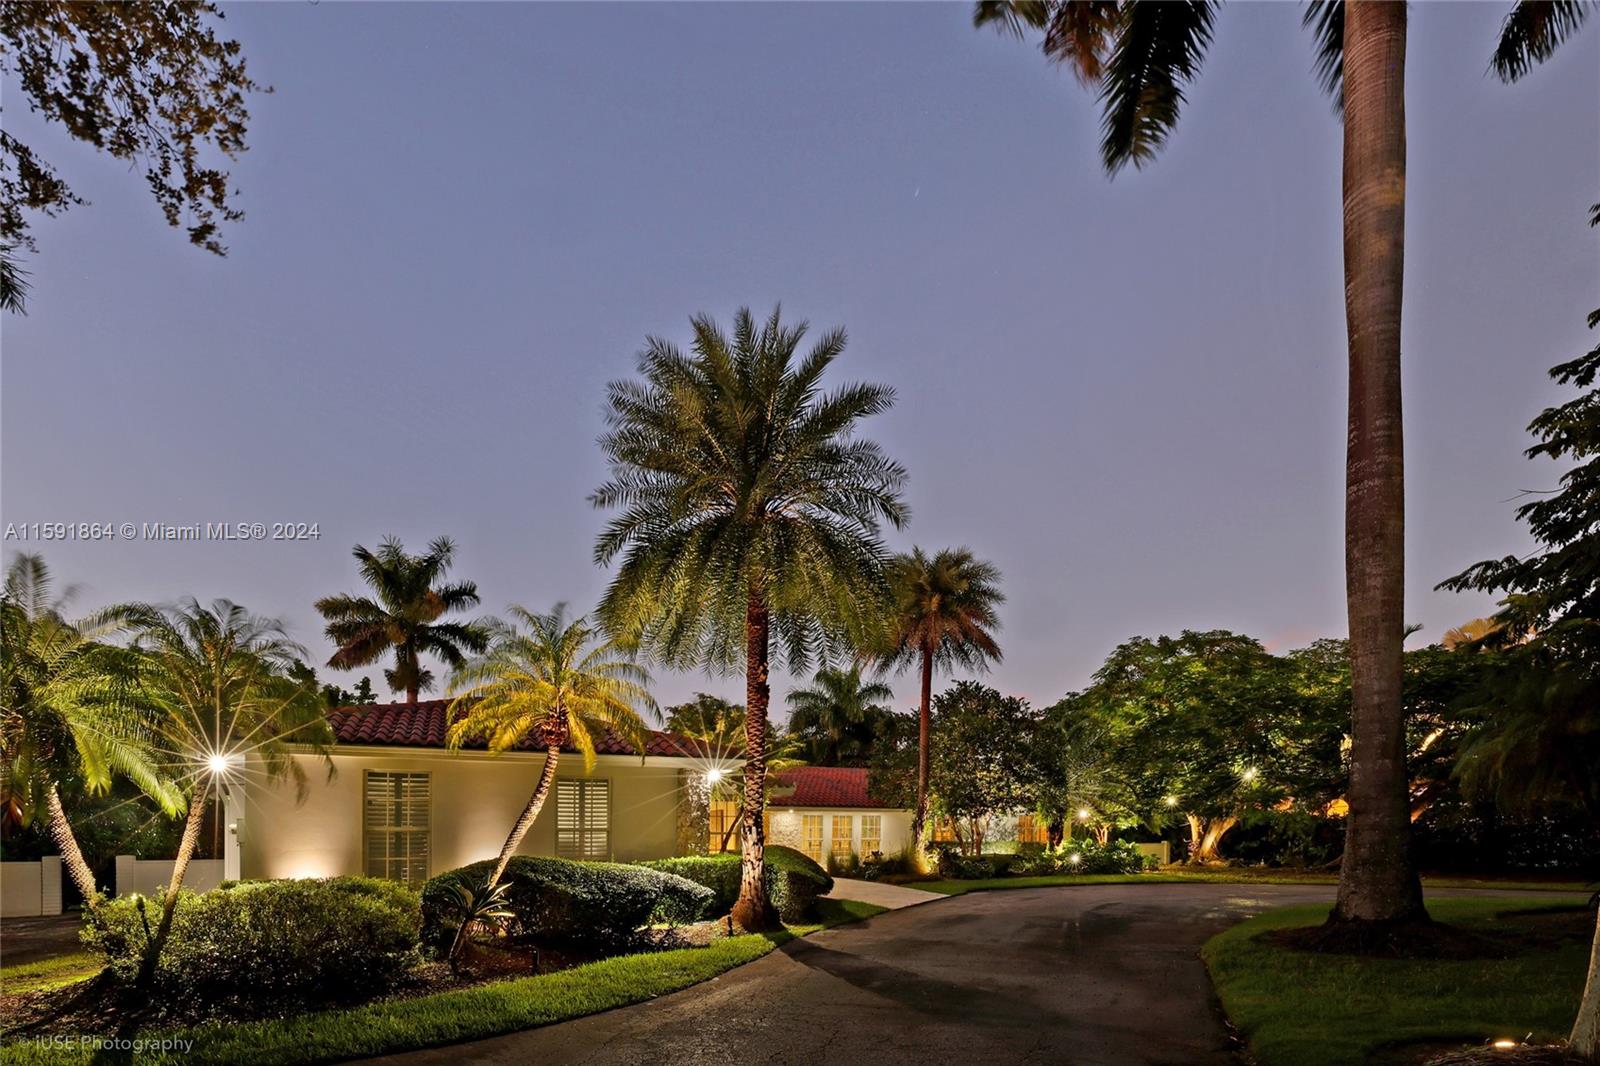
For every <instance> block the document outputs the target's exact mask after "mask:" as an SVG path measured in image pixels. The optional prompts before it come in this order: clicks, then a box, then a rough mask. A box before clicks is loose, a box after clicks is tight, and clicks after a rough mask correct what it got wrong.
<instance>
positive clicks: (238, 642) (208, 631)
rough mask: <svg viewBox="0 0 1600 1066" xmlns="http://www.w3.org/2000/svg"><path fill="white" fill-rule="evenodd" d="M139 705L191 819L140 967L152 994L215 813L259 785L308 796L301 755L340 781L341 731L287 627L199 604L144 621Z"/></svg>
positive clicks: (223, 606)
mask: <svg viewBox="0 0 1600 1066" xmlns="http://www.w3.org/2000/svg"><path fill="white" fill-rule="evenodd" d="M133 647H134V651H135V653H136V654H137V655H138V657H139V698H140V700H141V701H142V702H143V703H144V704H145V705H146V706H148V707H149V708H150V709H151V710H152V711H153V712H154V714H155V715H156V717H157V723H158V724H157V727H156V728H157V731H158V733H159V734H160V737H161V746H162V747H163V748H164V749H165V750H166V751H167V752H168V753H169V755H170V757H171V759H172V760H173V762H174V773H173V776H174V778H175V779H176V781H177V783H178V785H179V787H180V788H181V789H182V791H183V793H184V796H183V798H184V801H185V805H186V806H187V808H188V817H187V819H186V820H185V822H184V827H183V836H182V837H181V838H180V839H179V842H178V852H177V856H176V858H175V860H174V861H173V864H172V880H171V882H170V883H169V884H168V885H167V890H166V893H165V896H164V898H163V900H162V905H161V920H160V923H159V925H158V926H157V928H156V932H155V934H154V935H153V936H152V937H151V938H150V946H149V948H148V949H147V951H146V953H145V957H144V960H143V963H142V965H141V967H140V971H139V976H138V984H139V986H140V987H144V988H147V987H148V986H149V983H150V980H151V979H152V978H153V976H154V974H155V968H156V964H157V962H158V960H159V959H160V956H161V950H162V947H163V946H164V945H165V943H166V940H167V935H168V933H169V932H170V930H171V928H172V915H173V911H174V909H175V908H176V906H177V902H178V890H179V889H180V888H182V887H183V878H184V874H185V873H186V872H187V870H188V868H189V860H190V858H191V857H192V856H193V855H194V850H195V846H196V845H197V844H198V843H199V840H200V826H201V822H202V821H203V819H204V815H205V808H206V804H207V803H208V802H209V801H211V800H212V799H215V798H217V797H218V796H220V795H222V794H223V793H224V792H225V791H227V790H228V789H229V788H237V787H241V785H242V781H243V776H244V775H245V774H246V773H248V774H250V775H251V777H252V779H254V780H258V781H259V780H264V781H272V780H283V779H287V780H289V781H291V782H293V784H294V786H295V791H296V793H297V795H298V796H299V797H301V798H304V796H305V794H306V790H307V781H306V773H305V769H304V767H302V766H301V765H300V763H299V762H298V761H297V760H296V759H295V758H294V756H295V755H296V754H309V755H313V756H320V757H321V758H322V760H323V761H324V763H325V764H326V766H327V769H328V775H329V776H330V777H331V776H332V775H333V761H332V759H330V758H329V757H328V750H329V748H330V747H331V746H332V744H333V731H332V729H331V728H330V727H329V725H328V722H327V719H326V718H325V717H324V714H323V712H324V705H323V702H322V696H321V693H320V692H319V691H318V690H317V687H316V683H315V679H313V680H312V681H310V682H307V681H306V680H305V679H304V677H303V675H302V677H301V678H300V679H296V678H295V677H294V668H295V664H296V663H298V662H299V661H300V657H301V656H302V655H304V654H305V649H303V648H301V647H300V646H299V645H298V644H295V643H294V642H293V641H291V640H290V639H289V637H288V635H287V634H286V633H285V632H284V629H283V626H282V625H281V624H280V623H278V622H277V621H274V620H272V619H270V618H260V617H257V616H255V615H252V614H250V613H249V612H248V611H246V610H245V609H244V608H243V607H241V606H239V605H238V604H236V603H232V602H230V601H228V600H217V601H215V602H214V603H212V604H211V606H209V607H205V606H202V605H201V604H200V603H199V602H198V601H196V600H194V599H188V600H185V601H183V602H182V603H179V604H178V605H176V606H173V607H168V608H165V609H163V610H159V611H157V610H145V611H143V612H142V613H141V616H140V617H139V619H138V635H137V637H136V639H135V641H134V645H133Z"/></svg>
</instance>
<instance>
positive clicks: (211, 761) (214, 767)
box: [206, 754, 228, 774]
mask: <svg viewBox="0 0 1600 1066" xmlns="http://www.w3.org/2000/svg"><path fill="white" fill-rule="evenodd" d="M206 769H207V770H210V771H211V772H212V773H214V774H225V773H227V772H228V757H227V756H226V755H221V754H218V755H213V756H211V757H210V758H208V759H207V760H206Z"/></svg>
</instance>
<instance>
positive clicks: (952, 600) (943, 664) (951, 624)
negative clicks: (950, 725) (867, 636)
mask: <svg viewBox="0 0 1600 1066" xmlns="http://www.w3.org/2000/svg"><path fill="white" fill-rule="evenodd" d="M889 584H890V588H891V589H893V591H894V615H893V623H892V625H893V628H892V629H891V632H890V640H891V642H890V643H889V644H888V646H887V647H886V648H885V649H884V650H883V651H882V653H881V655H880V656H878V658H879V660H880V662H881V663H882V665H883V666H884V668H885V669H890V670H903V669H905V668H906V667H908V666H912V665H915V666H917V667H919V668H920V669H921V671H922V678H921V680H922V687H921V691H920V694H919V698H918V702H917V810H916V814H915V815H914V816H913V817H912V821H911V838H912V839H913V840H914V841H916V842H917V845H918V846H919V847H920V846H921V844H922V832H923V829H924V828H925V827H926V825H927V821H928V758H929V750H930V743H931V738H932V735H933V718H932V709H933V672H934V670H935V669H945V670H949V669H954V668H960V669H963V670H986V669H988V666H989V664H990V663H992V662H999V661H1000V658H1001V652H1000V644H999V642H998V641H997V640H995V631H996V630H998V629H999V628H1000V615H999V607H1000V605H1001V604H1002V603H1004V602H1005V599H1006V598H1005V595H1004V594H1003V593H1001V591H1000V571H999V569H997V568H996V567H995V566H994V564H992V563H987V562H984V561H983V560H981V559H979V558H977V557H976V556H974V555H973V554H972V552H971V551H970V550H968V549H967V548H945V549H942V550H940V551H938V552H935V553H934V554H933V555H931V556H930V555H928V554H927V553H926V552H924V551H923V550H922V549H921V548H913V549H912V550H911V551H910V552H909V553H907V554H903V555H898V556H896V557H895V558H894V560H893V561H892V562H891V563H890V565H889Z"/></svg>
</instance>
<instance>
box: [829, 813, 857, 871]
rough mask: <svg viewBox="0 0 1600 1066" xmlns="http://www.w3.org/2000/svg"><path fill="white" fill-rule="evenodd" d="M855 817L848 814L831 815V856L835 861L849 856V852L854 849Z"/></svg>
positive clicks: (841, 860)
mask: <svg viewBox="0 0 1600 1066" xmlns="http://www.w3.org/2000/svg"><path fill="white" fill-rule="evenodd" d="M854 822H855V819H854V818H852V817H850V816H849V815H848V814H836V815H834V816H833V857H834V859H835V860H836V861H839V862H843V861H844V860H845V859H848V858H849V857H850V852H851V851H853V850H855V849H854V848H853V847H852V845H853V844H854V843H855V840H854V839H853V838H854V836H855V825H854Z"/></svg>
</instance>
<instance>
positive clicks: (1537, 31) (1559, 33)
mask: <svg viewBox="0 0 1600 1066" xmlns="http://www.w3.org/2000/svg"><path fill="white" fill-rule="evenodd" d="M1588 17H1589V5H1588V4H1585V3H1581V2H1580V0H1520V2H1519V3H1517V4H1516V5H1515V6H1513V7H1512V9H1511V12H1510V13H1509V14H1508V15H1506V18H1505V21H1504V22H1503V23H1501V25H1500V40H1499V43H1498V44H1496V46H1495V50H1494V55H1493V57H1491V58H1490V60H1489V69H1490V70H1492V71H1494V72H1495V75H1496V76H1497V77H1499V79H1500V80H1501V81H1504V82H1513V81H1516V80H1518V79H1519V78H1521V77H1523V75H1525V74H1527V73H1528V72H1529V71H1530V70H1532V69H1533V68H1534V67H1536V66H1538V65H1539V64H1540V63H1543V62H1544V61H1545V60H1547V59H1549V58H1550V57H1551V56H1553V55H1555V51H1556V49H1557V48H1559V47H1561V44H1562V42H1563V41H1565V40H1566V39H1567V38H1568V37H1571V36H1572V35H1573V34H1574V33H1577V32H1578V29H1579V27H1581V26H1582V25H1583V22H1584V20H1585V19H1586V18H1588Z"/></svg>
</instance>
